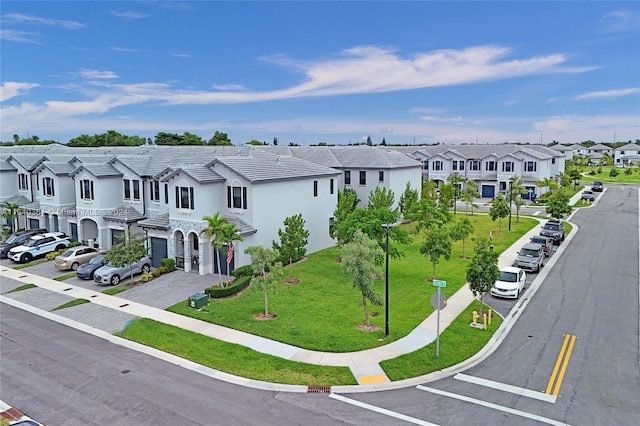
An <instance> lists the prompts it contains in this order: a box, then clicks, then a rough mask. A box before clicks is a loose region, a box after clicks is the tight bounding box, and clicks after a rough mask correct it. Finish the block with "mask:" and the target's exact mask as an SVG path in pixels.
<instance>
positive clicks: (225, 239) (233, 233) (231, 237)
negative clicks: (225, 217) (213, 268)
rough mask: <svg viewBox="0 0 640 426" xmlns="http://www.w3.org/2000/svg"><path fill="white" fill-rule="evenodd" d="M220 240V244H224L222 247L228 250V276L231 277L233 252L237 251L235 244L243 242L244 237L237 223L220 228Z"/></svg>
mask: <svg viewBox="0 0 640 426" xmlns="http://www.w3.org/2000/svg"><path fill="white" fill-rule="evenodd" d="M219 240H220V243H221V244H222V247H226V248H227V274H228V275H231V271H229V268H230V265H231V259H232V256H233V252H234V251H235V248H234V246H233V243H234V242H236V241H242V240H243V239H242V236H241V235H240V230H239V229H238V226H237V225H236V224H235V223H232V222H229V224H228V225H226V226H223V227H222V228H220V231H219ZM229 253H231V254H229ZM218 260H220V259H219V257H218ZM221 285H222V283H221Z"/></svg>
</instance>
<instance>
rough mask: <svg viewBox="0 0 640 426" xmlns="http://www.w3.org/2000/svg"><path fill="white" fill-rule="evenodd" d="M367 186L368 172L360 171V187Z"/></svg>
mask: <svg viewBox="0 0 640 426" xmlns="http://www.w3.org/2000/svg"><path fill="white" fill-rule="evenodd" d="M366 184H367V172H366V171H364V170H361V171H360V185H366Z"/></svg>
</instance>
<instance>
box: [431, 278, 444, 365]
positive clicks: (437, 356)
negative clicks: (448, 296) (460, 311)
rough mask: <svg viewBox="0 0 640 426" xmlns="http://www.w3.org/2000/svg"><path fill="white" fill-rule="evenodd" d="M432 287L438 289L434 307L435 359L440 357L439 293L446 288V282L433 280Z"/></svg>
mask: <svg viewBox="0 0 640 426" xmlns="http://www.w3.org/2000/svg"><path fill="white" fill-rule="evenodd" d="M433 285H434V286H436V287H438V303H437V305H436V310H437V311H438V314H437V317H436V358H439V357H440V311H441V310H442V299H441V294H442V293H441V292H440V289H441V288H442V287H446V286H447V282H446V281H443V280H433ZM432 300H433V299H432ZM431 303H433V302H431Z"/></svg>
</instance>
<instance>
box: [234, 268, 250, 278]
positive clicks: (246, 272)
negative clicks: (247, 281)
mask: <svg viewBox="0 0 640 426" xmlns="http://www.w3.org/2000/svg"><path fill="white" fill-rule="evenodd" d="M231 275H233V276H234V277H235V278H236V279H238V278H242V277H250V278H251V277H253V269H251V265H245V266H240V267H238V268H236V269H234V270H233V272H231Z"/></svg>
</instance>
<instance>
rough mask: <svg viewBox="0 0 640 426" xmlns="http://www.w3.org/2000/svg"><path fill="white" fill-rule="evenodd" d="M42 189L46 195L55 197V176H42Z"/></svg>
mask: <svg viewBox="0 0 640 426" xmlns="http://www.w3.org/2000/svg"><path fill="white" fill-rule="evenodd" d="M42 191H43V193H44V195H46V196H47V197H53V196H54V195H55V190H54V187H53V178H50V177H46V178H42Z"/></svg>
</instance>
